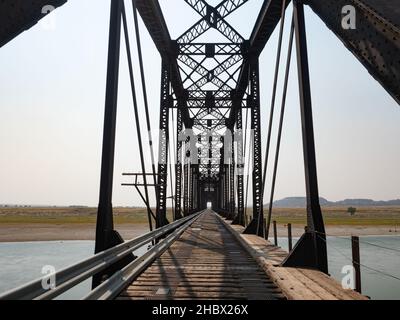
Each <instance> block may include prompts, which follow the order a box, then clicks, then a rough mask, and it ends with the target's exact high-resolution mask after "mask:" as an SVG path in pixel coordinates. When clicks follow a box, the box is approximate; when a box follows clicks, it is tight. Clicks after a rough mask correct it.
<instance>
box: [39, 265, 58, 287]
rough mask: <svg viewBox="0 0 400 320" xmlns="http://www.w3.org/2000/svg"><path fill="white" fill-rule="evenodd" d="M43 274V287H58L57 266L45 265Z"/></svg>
mask: <svg viewBox="0 0 400 320" xmlns="http://www.w3.org/2000/svg"><path fill="white" fill-rule="evenodd" d="M42 275H43V277H42V288H43V289H44V290H54V289H55V288H56V268H55V267H54V266H50V265H46V266H43V268H42Z"/></svg>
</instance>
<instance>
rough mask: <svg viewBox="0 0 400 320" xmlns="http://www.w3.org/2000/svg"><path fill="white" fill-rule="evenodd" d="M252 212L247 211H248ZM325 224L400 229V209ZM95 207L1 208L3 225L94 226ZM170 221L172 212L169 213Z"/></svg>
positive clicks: (117, 215)
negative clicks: (394, 227) (398, 227)
mask: <svg viewBox="0 0 400 320" xmlns="http://www.w3.org/2000/svg"><path fill="white" fill-rule="evenodd" d="M250 210H251V209H249V210H248V212H251V211H250ZM322 210H323V214H324V219H325V223H326V225H332V226H340V225H348V226H356V225H362V226H400V207H359V208H357V212H356V214H355V215H354V216H350V214H349V213H347V207H346V208H344V207H324V208H322ZM96 213H97V209H96V208H61V207H54V208H48V207H47V208H0V224H93V223H95V221H96ZM168 216H169V218H171V212H169V213H168ZM114 219H115V223H116V224H144V223H147V211H146V210H145V209H144V208H114ZM273 220H276V221H277V222H278V223H279V224H287V223H292V224H294V225H305V222H306V211H305V209H300V208H277V209H274V212H273Z"/></svg>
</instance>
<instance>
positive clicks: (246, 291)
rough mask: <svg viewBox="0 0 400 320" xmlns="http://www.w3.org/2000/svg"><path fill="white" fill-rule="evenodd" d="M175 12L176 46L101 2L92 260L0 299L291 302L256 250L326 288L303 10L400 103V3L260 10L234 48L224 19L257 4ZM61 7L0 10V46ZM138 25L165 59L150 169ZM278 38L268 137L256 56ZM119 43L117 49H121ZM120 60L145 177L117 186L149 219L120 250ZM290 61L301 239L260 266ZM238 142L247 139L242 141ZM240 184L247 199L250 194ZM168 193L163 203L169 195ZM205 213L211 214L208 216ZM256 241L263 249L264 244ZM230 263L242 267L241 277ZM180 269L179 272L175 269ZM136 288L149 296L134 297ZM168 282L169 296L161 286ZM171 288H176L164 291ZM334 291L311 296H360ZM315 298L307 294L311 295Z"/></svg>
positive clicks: (144, 12) (157, 17)
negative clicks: (116, 200)
mask: <svg viewBox="0 0 400 320" xmlns="http://www.w3.org/2000/svg"><path fill="white" fill-rule="evenodd" d="M182 1H183V2H185V3H186V4H187V5H188V6H190V7H191V8H192V9H193V10H194V11H195V12H196V13H197V15H198V20H197V21H194V22H193V25H192V26H191V27H190V28H189V29H188V30H187V31H185V32H184V33H183V34H182V35H181V36H179V37H178V38H177V39H172V38H171V35H170V33H169V28H168V25H167V23H166V21H165V19H164V16H163V12H162V10H161V7H160V5H159V3H158V1H157V0H133V1H132V7H133V19H134V22H135V30H133V31H132V30H130V28H129V27H128V23H127V21H128V19H130V18H131V17H132V12H130V11H129V12H128V10H127V9H126V8H127V7H126V3H125V2H127V1H123V0H112V1H110V5H111V9H110V21H109V47H108V62H107V78H106V79H107V86H106V99H105V117H104V135H103V152H102V166H101V186H100V201H99V207H98V219H97V229H96V249H95V250H96V255H95V256H94V257H91V258H89V259H87V260H85V261H83V262H81V263H80V264H78V265H75V266H72V267H70V268H67V269H65V270H63V271H61V272H59V273H58V274H57V279H59V280H58V281H59V284H58V286H57V288H56V289H55V290H52V291H45V290H43V289H41V287H40V285H39V282H38V281H36V282H32V283H30V284H29V285H27V286H24V287H22V288H19V289H17V290H15V291H13V292H10V293H8V294H7V295H5V296H3V297H2V298H26V299H31V298H43V299H46V298H53V297H55V296H57V295H59V294H60V293H62V292H64V291H66V290H68V289H69V288H71V287H73V286H74V285H76V284H77V283H80V282H81V281H83V280H85V279H88V278H89V277H93V291H92V292H91V293H90V294H89V295H88V296H87V297H86V298H92V299H106V298H116V297H120V298H123V297H125V298H149V297H153V298H154V297H163V298H168V297H170V298H195V297H203V298H204V297H211V298H212V297H214V298H222V297H224V298H250V299H251V298H262V299H264V298H265V299H267V298H290V297H291V296H290V294H288V293H287V292H286V291H285V284H284V283H281V282H282V281H279V279H278V280H276V281H274V278H273V276H272V275H271V272H269V271H270V269H271V268H273V267H272V264H271V265H268V263H267V264H266V265H263V264H262V263H260V261H259V260H257V259H259V256H257V255H256V254H254V252H253V251H254V250H255V249H254V248H256V247H257V246H258V247H260V246H264V247H263V248H264V253H265V254H266V259H267V260H268V259H271V256H273V257H275V258H274V259H276V260H274V261H275V262H278V263H279V264H280V266H281V267H280V268H282V269H281V270H285V268H293V270H303V271H301V272H303V273H302V277H303V278H304V277H306V276H307V275H308V277H309V278H308V279H309V281H310V282H311V280H310V279H311V278H312V279H313V280H315V279H325V278H323V277H322V276H321V274H327V273H328V262H327V248H326V235H325V228H324V221H323V216H322V214H321V208H320V204H319V193H318V179H317V170H316V157H315V143H314V129H313V116H312V95H311V84H310V75H309V60H308V52H307V32H306V27H305V16H304V7H305V6H309V7H310V8H311V9H312V11H313V12H314V13H315V14H316V15H318V16H319V17H320V18H321V20H322V21H323V22H324V23H325V24H326V26H327V27H328V28H329V30H331V31H332V32H333V33H334V34H335V35H336V36H337V37H338V38H339V39H340V40H341V42H342V43H343V44H344V45H345V47H346V48H347V49H348V50H349V51H350V52H351V53H352V54H353V55H354V56H355V58H357V59H358V60H359V62H360V63H361V64H362V65H363V66H364V67H365V68H366V69H367V70H368V72H369V73H370V74H371V76H372V77H374V78H375V79H376V81H378V82H379V83H380V85H381V86H382V87H383V88H384V89H385V90H386V91H387V92H388V93H389V94H390V95H391V96H392V97H393V99H395V100H396V101H397V102H398V103H400V54H399V53H400V51H399V50H400V5H399V4H398V1H397V0H386V1H380V0H292V1H290V0H263V1H262V6H261V10H260V12H259V14H258V17H257V19H256V21H253V22H251V23H252V24H254V28H253V31H252V32H251V35H250V37H249V38H244V37H243V36H242V35H241V34H240V33H239V32H238V31H237V30H236V29H235V26H232V25H230V24H229V22H228V17H229V16H230V15H231V14H233V13H234V12H236V11H239V10H241V9H242V7H243V6H245V5H246V4H247V2H250V1H255V0H221V1H220V3H219V4H218V5H215V6H214V5H211V4H210V3H209V1H207V0H182ZM259 1H261V0H259ZM66 2H67V1H66V0H32V1H23V0H12V1H11V0H4V1H1V2H0V47H1V46H4V45H5V44H6V43H8V42H9V41H11V40H12V39H14V38H15V37H17V36H18V35H19V34H20V33H21V32H23V31H25V30H27V29H29V28H30V27H32V26H33V25H34V24H35V23H37V22H38V21H39V20H40V19H42V18H43V17H44V16H45V15H46V14H48V13H50V11H51V10H49V9H48V8H49V6H52V7H54V8H57V7H60V6H62V5H64V4H65V3H66ZM290 6H292V7H293V15H291V16H290V17H288V14H287V8H288V7H290ZM351 13H354V14H355V16H354V17H355V19H356V20H355V22H356V25H357V27H356V28H355V29H354V28H346V27H344V26H343V20H344V17H345V16H346V15H347V14H351ZM139 15H140V17H141V19H142V21H143V22H144V24H145V26H146V28H147V32H148V33H149V34H150V36H151V38H152V40H153V41H154V44H155V46H156V48H157V50H158V51H159V54H160V56H161V60H162V68H161V85H160V111H159V113H160V121H159V126H158V129H159V130H160V138H159V142H158V161H156V163H154V162H153V164H152V166H151V171H148V170H149V168H146V163H145V157H144V152H145V150H144V149H145V147H147V145H148V147H149V148H150V152H151V154H152V157H153V159H154V154H155V153H154V145H153V143H152V137H151V132H152V123H151V121H150V116H149V103H148V101H147V88H146V82H145V75H146V73H145V69H144V67H143V53H142V50H141V39H140V36H141V31H140V30H139V23H138V17H139ZM287 23H289V24H290V34H289V37H288V39H289V40H288V41H289V44H288V52H287V53H285V52H283V50H282V48H283V42H284V38H285V37H284V30H285V24H287ZM209 30H213V31H217V32H218V33H219V34H221V35H222V36H223V38H224V41H223V42H218V43H214V42H201V41H199V39H200V38H202V39H204V38H206V37H205V36H204V35H206V33H207V32H208V31H209ZM275 30H277V32H279V39H278V46H277V57H276V70H275V75H274V84H273V88H272V101H271V109H270V118H269V121H268V122H267V125H262V121H261V116H260V112H261V102H260V90H261V89H260V68H259V57H260V55H261V53H262V52H263V49H264V47H265V46H266V44H267V43H268V41H269V40H270V38H271V36H272V34H273V32H274V31H275ZM131 32H134V34H135V39H136V41H137V43H136V47H137V48H138V51H137V52H133V50H132V48H131V43H130V38H129V34H130V33H131ZM123 37H124V40H125V41H124V42H125V48H121V47H122V46H121V43H122V41H121V40H122V39H123ZM124 49H125V50H126V52H127V58H128V66H129V74H130V80H131V88H132V96H133V101H134V108H135V116H136V124H137V138H138V142H139V154H140V160H141V169H142V170H141V172H139V173H126V174H125V176H127V178H129V179H132V180H133V182H132V183H126V186H132V187H134V188H135V189H136V190H137V192H139V194H140V196H141V198H142V200H143V202H144V204H145V205H146V207H147V213H148V218H149V226H150V233H149V234H146V235H144V236H141V237H139V238H137V239H133V240H130V241H127V242H124V241H123V239H122V238H121V236H120V235H119V234H118V232H117V231H116V230H115V228H114V223H113V209H112V185H113V176H114V172H113V167H114V147H115V139H116V136H115V131H116V114H117V105H118V102H117V95H118V75H119V65H120V53H121V50H124ZM292 52H295V53H296V58H297V59H296V61H292V59H291V57H292ZM285 54H286V61H285V62H286V64H285V65H284V68H285V79H284V86H283V93H282V97H283V99H282V101H283V102H282V105H281V109H280V124H279V131H278V143H277V146H278V147H277V151H276V154H275V161H274V163H273V164H272V168H273V170H272V171H273V179H272V185H271V186H270V187H271V190H272V192H271V194H270V198H269V199H268V200H270V201H269V203H270V207H269V210H268V214H267V215H264V212H263V203H264V191H265V189H266V177H267V169H270V167H269V166H270V164H268V161H267V159H268V158H269V155H270V153H271V150H270V146H271V140H272V139H271V136H272V121H273V118H274V112H276V110H275V109H276V100H277V96H278V94H280V93H279V92H278V89H277V87H278V86H277V83H278V78H279V71H280V68H281V67H282V65H283V61H284V59H283V57H284V55H285ZM134 59H137V60H138V61H139V65H140V70H139V72H140V75H141V79H142V86H141V88H140V89H138V88H136V87H135V82H134V75H135V72H136V71H135V70H134V69H133V61H134ZM294 63H296V64H297V70H298V88H299V93H300V101H299V107H300V110H301V125H302V139H303V151H304V168H305V184H306V198H307V228H306V231H305V233H304V235H303V236H302V237H301V239H300V240H299V241H298V243H297V244H296V246H295V247H294V248H293V250H291V252H290V253H289V254H285V253H283V252H281V251H279V255H278V256H279V257H278V258H277V256H274V255H273V254H271V252H273V250H275V249H276V248H275V249H271V246H270V244H269V242H267V241H265V240H263V239H267V240H268V236H269V229H270V224H271V212H272V203H273V199H274V189H275V181H276V172H277V166H278V161H279V149H280V139H281V133H282V126H283V121H284V114H285V102H286V96H287V90H288V79H289V73H290V66H291V64H294ZM137 90H140V91H141V93H142V94H143V96H144V110H145V115H146V125H147V129H148V132H149V133H150V134H149V136H148V137H145V136H144V135H143V134H142V132H141V130H140V123H139V113H140V111H139V108H138V103H137V99H136V96H137V92H136V91H137ZM152 94H154V93H152ZM174 115H176V116H175V117H174ZM171 117H174V122H171ZM171 123H173V124H174V126H171ZM249 130H250V132H251V134H250V136H251V137H249V136H247V132H249ZM262 130H265V132H266V133H267V135H266V136H267V141H262V138H261V137H262V135H261V133H262V132H261V131H262ZM146 139H148V141H146ZM148 142H150V143H148ZM264 143H266V145H267V148H266V159H263V157H262V147H263V144H264ZM171 154H174V156H175V158H176V160H177V161H176V163H174V164H173V163H171ZM246 155H247V157H246ZM249 155H251V157H250V156H249ZM247 159H249V161H250V160H251V163H250V164H249V165H248V167H249V168H251V170H252V171H251V174H250V175H249V177H248V178H247V175H246V172H245V170H244V169H245V167H246V160H247ZM172 169H174V170H172ZM171 181H173V182H174V183H171ZM249 184H250V185H251V190H252V194H251V195H249V194H248V190H249ZM153 190H154V192H155V198H156V203H157V205H156V208H155V210H154V209H152V208H151V205H150V193H151V192H153ZM168 193H169V194H172V196H171V197H169V196H168ZM169 198H171V200H172V203H173V216H172V218H169V219H168V215H167V211H168V204H167V201H168V199H169ZM247 198H250V199H251V200H250V202H251V203H252V208H250V209H248V210H249V211H251V213H250V217H251V219H250V220H249V221H247V219H246V218H247V214H245V212H246V210H247V209H246V208H247ZM209 203H211V204H212V208H209V209H207V205H208V204H209ZM154 227H155V228H154ZM207 239H209V240H210V241H208V240H207ZM261 240H263V241H265V243H261V242H260V241H261ZM149 243H152V246H151V249H150V250H149V251H148V252H147V253H146V254H145V255H144V256H142V257H139V258H138V257H136V256H135V255H134V254H133V253H132V252H134V251H135V250H136V249H138V248H140V247H143V246H145V245H148V244H149ZM246 248H247V249H246ZM252 250H253V251H252ZM271 250H272V251H271ZM276 250H277V249H276ZM274 252H275V251H274ZM259 254H260V253H259ZM207 260H209V262H208V263H206V261H207ZM257 262H258V263H257ZM239 265H242V266H248V268H247V269H246V268H244V269H240V266H239ZM260 266H264V267H260ZM213 268H214V269H213ZM229 268H230V269H229ZM183 269H184V270H185V272H181V271H180V270H183ZM262 270H264V271H265V272H266V273H264V272H263V271H262ZM304 270H309V272H317V273H318V274H317V273H315V274H311V273H307V272H308V271H307V272H306V271H304ZM274 272H275V271H274ZM276 272H278V273H279V272H283V271H279V270H278V271H276ZM296 272H297V271H296ZM298 272H300V271H298ZM213 275H214V276H216V277H217V278H218V279H220V280H221V281H220V282H218V283H216V284H215V286H216V287H217V288H219V289H218V290H217V291H215V292H214V294H213V291H212V289H211V290H209V292H208V293H207V294H208V295H206V296H204V295H201V294H200V293H199V294H197V293H196V290H199V292H200V291H201V290H200V289H199V288H201V285H200V284H199V283H202V282H201V281H202V279H203V280H204V277H206V278H208V279H209V278H210V276H213ZM227 277H228V278H229V277H230V278H229V279H227ZM288 277H289V276H288ZM193 278H194V280H193ZM289 278H290V277H289ZM327 278H328V277H327ZM177 279H178V280H179V281H178V282H177ZM182 279H183V280H182ZM191 279H192V280H191ZM146 281H147V282H146ZM174 281H175V282H177V283H175V282H174ZM182 281H183V282H185V281H186V282H185V283H186V285H185V286H184V287H183V288H181V287H180V286H182V285H181V284H180V283H181V282H182ZM224 281H225V282H224ZM230 281H231V282H232V281H233V282H235V281H236V282H237V281H239V282H240V284H237V286H238V287H237V288H236V287H235V290H236V289H237V290H236V291H235V290H233V289H232V285H233V284H232V283H231V282H230ZM293 281H294V282H296V281H295V280H293ZM298 281H299V280H297V282H298ZM315 281H316V280H315ZM321 281H322V280H321ZM324 281H328V280H326V279H325V280H324ZM171 282H172V283H173V284H171ZM254 282H257V283H258V284H256V283H254ZM143 283H147V284H148V285H147V286H144V285H143ZM166 283H168V286H169V288H168V289H166V288H165V287H166V286H167V284H166ZM193 283H196V285H193ZM227 284H231V287H229V288H230V291H229V290H228V291H229V292H230V293H228V291H224V290H223V288H224V286H226V285H227ZM291 285H293V282H292V283H291ZM294 286H295V287H296V284H295V285H294ZM203 287H204V284H203ZM208 287H210V285H208ZM211 287H212V286H211ZM154 288H158V290H155V289H154ZM171 288H175V289H174V290H175V291H173V290H172V289H171ZM196 288H197V289H196ZM320 288H321V287H320ZM160 290H161V291H160ZM171 290H172V291H171ZM180 290H181V291H180ZM232 290H233V291H232ZM318 290H319V289H318ZM318 290H317V291H318ZM321 290H322V289H321ZM332 290H333V289H332ZM332 290H331V291H330V292H325V293H324V294H322V293H321V294H320V298H324V297H325V298H327V297H328V298H329V297H331V296H332V295H333V296H334V297H336V298H354V299H356V298H361V296H354V295H352V294H348V296H344V295H345V294H344V293H343V292H340V290H338V289H337V290H336V293H333V291H332ZM299 291H301V290H300V289H299ZM317 291H315V290H314V293H315V292H317ZM328 291H329V290H328ZM232 292H233V293H232ZM310 294H311V293H310ZM329 295H331V296H329Z"/></svg>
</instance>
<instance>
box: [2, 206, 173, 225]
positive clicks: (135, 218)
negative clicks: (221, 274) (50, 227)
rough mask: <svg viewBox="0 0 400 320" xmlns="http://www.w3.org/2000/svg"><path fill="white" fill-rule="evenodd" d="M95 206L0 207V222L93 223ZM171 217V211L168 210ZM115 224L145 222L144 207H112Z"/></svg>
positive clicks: (94, 220) (145, 211) (95, 212)
mask: <svg viewBox="0 0 400 320" xmlns="http://www.w3.org/2000/svg"><path fill="white" fill-rule="evenodd" d="M96 215H97V208H86V207H82V208H81V207H77V208H70V207H66V208H61V207H54V208H49V207H46V208H0V224H93V223H95V222H96ZM168 216H169V217H171V216H172V213H171V212H168ZM114 221H115V223H117V224H141V223H142V224H144V223H147V221H148V220H147V210H146V209H145V208H114Z"/></svg>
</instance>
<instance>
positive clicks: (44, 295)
mask: <svg viewBox="0 0 400 320" xmlns="http://www.w3.org/2000/svg"><path fill="white" fill-rule="evenodd" d="M203 212H204V211H201V212H199V213H197V214H194V215H192V216H189V217H186V218H183V219H180V220H178V221H175V222H173V223H171V224H169V225H167V226H165V227H162V228H159V229H157V230H154V231H152V232H149V233H147V234H145V235H142V236H139V237H137V238H135V239H132V240H129V241H126V242H124V243H122V244H120V245H117V246H115V247H113V248H110V249H108V250H105V251H103V252H100V253H98V254H96V255H94V256H92V257H90V258H87V259H85V260H83V261H81V262H78V263H76V264H73V265H71V266H69V267H66V268H65V269H62V270H60V271H58V272H56V273H55V274H54V276H55V279H56V287H55V288H54V289H45V288H43V285H42V281H43V278H39V279H37V280H34V281H32V282H29V283H27V284H25V285H22V286H20V287H18V288H16V289H13V290H10V291H8V292H6V293H4V294H2V295H0V300H33V299H35V300H44V299H52V298H55V297H57V296H59V295H60V294H62V293H64V292H65V291H67V290H69V289H71V288H73V287H75V286H76V285H77V284H79V283H81V282H83V281H84V280H86V279H88V278H90V277H91V276H93V275H95V274H97V273H98V272H100V271H103V270H105V269H107V268H108V267H110V266H111V265H113V264H115V263H116V262H118V261H120V260H121V259H122V258H124V257H125V256H127V255H129V254H130V253H132V252H133V251H135V250H137V249H138V248H140V247H143V246H144V245H146V244H149V243H150V242H151V241H152V240H155V239H157V238H160V237H162V236H164V235H165V234H167V233H169V232H171V231H174V230H176V229H178V228H179V227H181V226H182V225H185V226H186V225H187V223H188V222H189V221H192V220H194V219H195V218H197V217H198V216H199V215H200V214H201V213H203ZM162 242H164V241H162ZM150 251H151V250H150Z"/></svg>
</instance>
